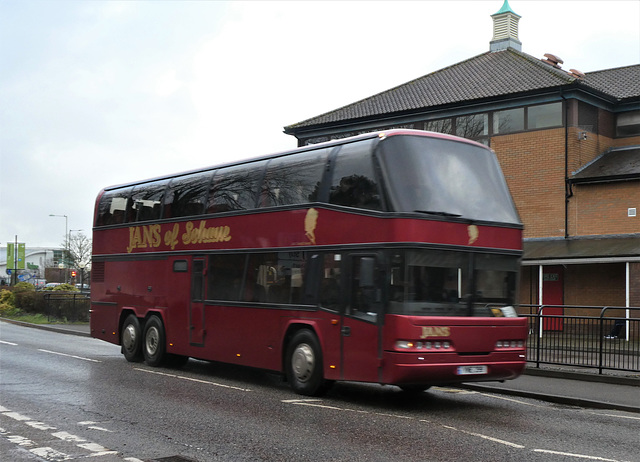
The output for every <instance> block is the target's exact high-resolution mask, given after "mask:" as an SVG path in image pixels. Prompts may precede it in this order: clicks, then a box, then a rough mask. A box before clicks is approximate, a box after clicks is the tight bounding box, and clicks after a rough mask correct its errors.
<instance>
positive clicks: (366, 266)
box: [360, 257, 376, 288]
mask: <svg viewBox="0 0 640 462" xmlns="http://www.w3.org/2000/svg"><path fill="white" fill-rule="evenodd" d="M375 270H376V259H375V258H372V257H362V258H361V259H360V287H363V288H371V287H375Z"/></svg>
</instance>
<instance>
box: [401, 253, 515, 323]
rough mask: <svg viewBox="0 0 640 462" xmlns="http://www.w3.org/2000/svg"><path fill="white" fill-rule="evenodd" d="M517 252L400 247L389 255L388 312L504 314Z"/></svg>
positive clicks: (512, 301) (511, 302)
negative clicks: (486, 252)
mask: <svg viewBox="0 0 640 462" xmlns="http://www.w3.org/2000/svg"><path fill="white" fill-rule="evenodd" d="M518 265H519V260H518V257H517V256H511V255H495V254H480V253H471V252H455V251H454V252H452V251H441V250H406V251H398V252H394V254H393V256H392V259H391V286H390V290H389V312H390V313H392V314H403V315H410V316H506V315H508V314H510V313H511V309H508V308H506V307H511V306H513V305H514V304H515V303H516V293H517V274H518Z"/></svg>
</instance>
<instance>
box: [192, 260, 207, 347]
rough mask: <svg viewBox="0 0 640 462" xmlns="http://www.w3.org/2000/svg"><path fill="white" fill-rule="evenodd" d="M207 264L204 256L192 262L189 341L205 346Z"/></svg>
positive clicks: (195, 344)
mask: <svg viewBox="0 0 640 462" xmlns="http://www.w3.org/2000/svg"><path fill="white" fill-rule="evenodd" d="M205 274H206V265H205V258H204V257H194V258H193V260H192V262H191V295H190V297H189V298H190V307H189V343H190V344H191V345H194V346H204V334H205V332H204V299H205V283H204V277H205Z"/></svg>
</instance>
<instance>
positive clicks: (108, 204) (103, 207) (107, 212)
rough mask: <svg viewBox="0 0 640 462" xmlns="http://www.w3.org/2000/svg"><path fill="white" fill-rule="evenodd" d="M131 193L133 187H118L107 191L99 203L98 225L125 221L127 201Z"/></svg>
mask: <svg viewBox="0 0 640 462" xmlns="http://www.w3.org/2000/svg"><path fill="white" fill-rule="evenodd" d="M130 195H131V188H126V189H116V190H114V191H108V192H105V193H104V194H103V195H102V197H101V198H100V204H99V205H98V218H97V220H96V226H107V225H116V224H121V223H124V222H125V213H126V210H127V202H128V201H129V196H130Z"/></svg>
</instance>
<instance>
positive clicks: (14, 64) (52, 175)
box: [0, 0, 640, 259]
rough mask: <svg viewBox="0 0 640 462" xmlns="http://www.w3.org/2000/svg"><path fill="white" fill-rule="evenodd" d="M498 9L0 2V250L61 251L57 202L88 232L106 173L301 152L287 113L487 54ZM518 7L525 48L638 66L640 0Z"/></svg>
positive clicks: (154, 172)
mask: <svg viewBox="0 0 640 462" xmlns="http://www.w3.org/2000/svg"><path fill="white" fill-rule="evenodd" d="M502 4H503V0H491V1H451V0H449V1H435V0H433V1H410V2H401V1H393V2H387V1H356V2H348V1H319V2H312V1H297V2H294V1H285V2H271V1H258V2H251V1H233V2H224V1H192V2H188V1H123V2H120V1H95V0H94V1H57V0H48V1H46V0H40V1H31V0H15V1H14V0H0V245H2V246H4V245H6V242H9V241H11V242H12V241H13V240H14V238H15V236H16V235H17V236H18V241H20V242H26V244H27V249H28V248H29V247H45V246H59V245H60V244H61V243H62V241H63V237H64V233H65V220H64V218H57V217H50V216H49V215H50V214H55V215H67V217H68V227H69V229H71V230H77V229H82V230H83V232H84V233H85V234H86V235H88V236H89V237H90V236H91V223H92V216H93V209H94V201H95V198H96V195H97V194H98V193H99V191H100V190H101V189H102V188H103V187H106V186H109V185H114V184H120V183H125V182H129V181H134V180H139V179H144V178H150V177H154V176H158V175H163V174H170V173H174V172H179V171H183V170H189V169H193V168H198V167H205V166H209V165H215V164H218V163H222V162H227V161H232V160H239V159H245V158H249V157H255V156H259V155H263V154H269V153H273V152H278V151H282V150H285V149H289V148H293V147H295V146H296V140H295V138H293V137H292V136H289V135H285V134H284V133H283V127H284V126H286V125H290V124H293V123H296V122H299V121H302V120H305V119H307V118H309V117H313V116H316V115H319V114H322V113H324V112H327V111H330V110H333V109H337V108H338V107H341V106H344V105H346V104H349V103H352V102H355V101H357V100H360V99H362V98H366V97H368V96H371V95H373V94H376V93H378V92H381V91H384V90H387V89H389V88H392V87H395V86H397V85H400V84H403V83H405V82H407V81H409V80H413V79H415V78H418V77H421V76H423V75H426V74H429V73H431V72H434V71H437V70H439V69H442V68H444V67H446V66H449V65H452V64H455V63H457V62H460V61H462V60H465V59H468V58H471V57H473V56H476V55H479V54H481V53H484V52H486V51H488V50H489V42H490V40H491V37H492V20H491V14H493V13H496V12H497V11H498V10H499V9H500V8H501V7H502ZM509 4H510V6H511V8H512V9H513V10H514V11H515V12H516V13H517V14H519V15H520V16H521V17H522V18H521V19H520V23H519V33H520V41H521V42H522V51H524V52H525V53H528V54H530V55H533V56H535V57H542V56H543V55H544V53H553V54H555V55H557V56H559V57H561V58H562V59H563V60H564V66H563V68H564V69H567V70H568V69H570V68H572V69H578V70H580V71H582V72H590V71H595V70H602V69H609V68H614V67H621V66H628V65H632V64H638V63H640V1H639V0H628V1H584V0H582V1H578V0H574V1H541V0H535V1H533V0H510V2H509ZM3 257H4V256H3ZM0 258H1V259H4V258H2V257H0Z"/></svg>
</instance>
